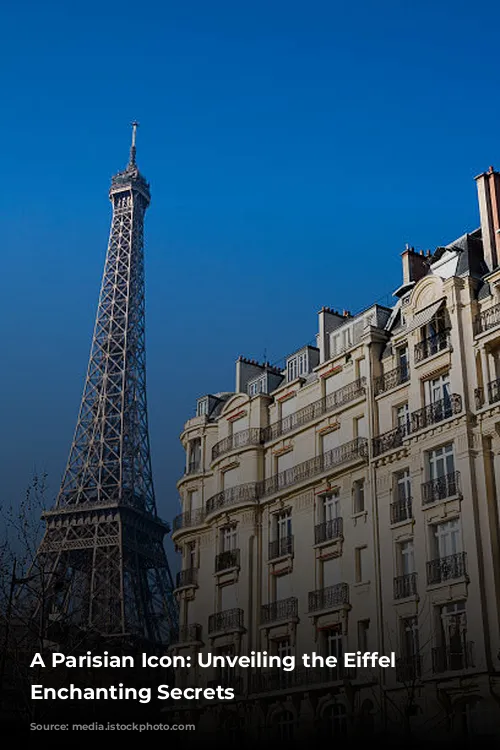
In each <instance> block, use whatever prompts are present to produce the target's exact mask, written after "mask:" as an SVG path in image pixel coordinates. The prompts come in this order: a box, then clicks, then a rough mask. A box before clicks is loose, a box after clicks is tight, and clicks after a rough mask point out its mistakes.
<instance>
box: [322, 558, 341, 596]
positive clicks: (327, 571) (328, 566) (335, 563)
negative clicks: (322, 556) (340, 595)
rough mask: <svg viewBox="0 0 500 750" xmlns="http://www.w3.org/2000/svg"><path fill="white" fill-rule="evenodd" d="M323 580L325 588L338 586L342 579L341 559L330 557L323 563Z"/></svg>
mask: <svg viewBox="0 0 500 750" xmlns="http://www.w3.org/2000/svg"><path fill="white" fill-rule="evenodd" d="M321 581H322V585H323V588H324V589H326V588H328V587H329V586H336V585H337V584H339V583H340V582H341V581H340V559H339V558H338V557H330V558H328V559H326V560H323V562H322V563H321Z"/></svg>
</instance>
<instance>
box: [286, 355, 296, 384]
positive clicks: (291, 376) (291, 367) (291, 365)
mask: <svg viewBox="0 0 500 750" xmlns="http://www.w3.org/2000/svg"><path fill="white" fill-rule="evenodd" d="M297 376H298V366H297V358H296V357H295V358H294V359H291V360H289V362H288V365H287V380H288V382H290V381H292V380H296V378H297Z"/></svg>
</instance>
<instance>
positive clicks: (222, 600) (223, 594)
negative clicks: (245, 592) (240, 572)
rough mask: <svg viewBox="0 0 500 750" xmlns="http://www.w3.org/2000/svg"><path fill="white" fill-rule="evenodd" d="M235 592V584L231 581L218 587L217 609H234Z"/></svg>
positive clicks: (235, 605)
mask: <svg viewBox="0 0 500 750" xmlns="http://www.w3.org/2000/svg"><path fill="white" fill-rule="evenodd" d="M237 606H238V605H237V593H236V584H235V583H231V584H229V585H226V586H220V587H219V607H220V609H219V611H220V612H225V611H226V610H227V609H235V608H236V607H237Z"/></svg>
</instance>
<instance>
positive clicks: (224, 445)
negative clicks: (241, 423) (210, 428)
mask: <svg viewBox="0 0 500 750" xmlns="http://www.w3.org/2000/svg"><path fill="white" fill-rule="evenodd" d="M261 443H262V429H261V428H260V427H250V428H249V429H247V430H240V432H235V433H234V434H233V435H230V436H229V437H227V438H224V440H219V442H218V443H216V444H215V445H214V447H213V448H212V461H215V459H217V458H219V457H220V456H223V455H224V453H229V452H230V451H234V450H237V449H238V448H245V447H246V446H248V445H260V444H261Z"/></svg>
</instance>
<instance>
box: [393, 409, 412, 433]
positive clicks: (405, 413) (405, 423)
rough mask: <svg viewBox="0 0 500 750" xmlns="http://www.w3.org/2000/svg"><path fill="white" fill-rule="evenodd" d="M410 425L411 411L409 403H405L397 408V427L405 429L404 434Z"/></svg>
mask: <svg viewBox="0 0 500 750" xmlns="http://www.w3.org/2000/svg"><path fill="white" fill-rule="evenodd" d="M409 425H410V411H409V408H408V404H407V403H404V404H401V406H398V407H397V408H396V427H399V428H400V429H401V430H402V431H403V435H406V430H408V428H409Z"/></svg>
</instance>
